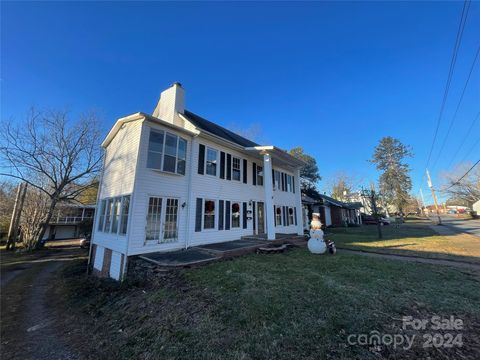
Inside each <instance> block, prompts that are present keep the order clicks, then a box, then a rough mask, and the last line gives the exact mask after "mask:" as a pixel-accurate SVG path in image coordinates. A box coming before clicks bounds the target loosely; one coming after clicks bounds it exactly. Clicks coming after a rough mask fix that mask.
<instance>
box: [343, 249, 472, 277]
mask: <svg viewBox="0 0 480 360" xmlns="http://www.w3.org/2000/svg"><path fill="white" fill-rule="evenodd" d="M338 252H339V253H340V254H341V253H345V254H355V255H364V256H370V257H375V258H381V259H391V260H400V261H414V262H421V263H425V264H436V265H447V266H454V267H458V268H464V269H465V268H466V269H470V270H475V271H478V272H480V264H474V263H469V262H462V261H455V260H444V259H428V258H422V257H417V256H408V255H391V254H380V253H375V252H369V251H363V250H352V249H343V248H338Z"/></svg>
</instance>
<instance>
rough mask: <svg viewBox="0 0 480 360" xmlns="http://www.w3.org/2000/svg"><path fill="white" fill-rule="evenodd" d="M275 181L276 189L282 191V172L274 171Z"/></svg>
mask: <svg viewBox="0 0 480 360" xmlns="http://www.w3.org/2000/svg"><path fill="white" fill-rule="evenodd" d="M274 175H275V176H274V180H275V189H277V190H281V183H280V171H277V170H275V171H274Z"/></svg>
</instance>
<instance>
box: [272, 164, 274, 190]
mask: <svg viewBox="0 0 480 360" xmlns="http://www.w3.org/2000/svg"><path fill="white" fill-rule="evenodd" d="M272 185H273V188H274V189H275V170H273V169H272Z"/></svg>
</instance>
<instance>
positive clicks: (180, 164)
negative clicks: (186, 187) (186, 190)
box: [177, 138, 187, 175]
mask: <svg viewBox="0 0 480 360" xmlns="http://www.w3.org/2000/svg"><path fill="white" fill-rule="evenodd" d="M186 159H187V140H185V139H182V138H178V156H177V174H181V175H185V163H186Z"/></svg>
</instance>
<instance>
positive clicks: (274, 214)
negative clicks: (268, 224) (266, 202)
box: [273, 205, 277, 226]
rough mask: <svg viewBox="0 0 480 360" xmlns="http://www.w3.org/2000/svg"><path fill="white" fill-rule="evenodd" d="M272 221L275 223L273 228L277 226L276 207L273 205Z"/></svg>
mask: <svg viewBox="0 0 480 360" xmlns="http://www.w3.org/2000/svg"><path fill="white" fill-rule="evenodd" d="M273 220H274V222H275V226H277V207H276V206H275V205H273Z"/></svg>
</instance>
